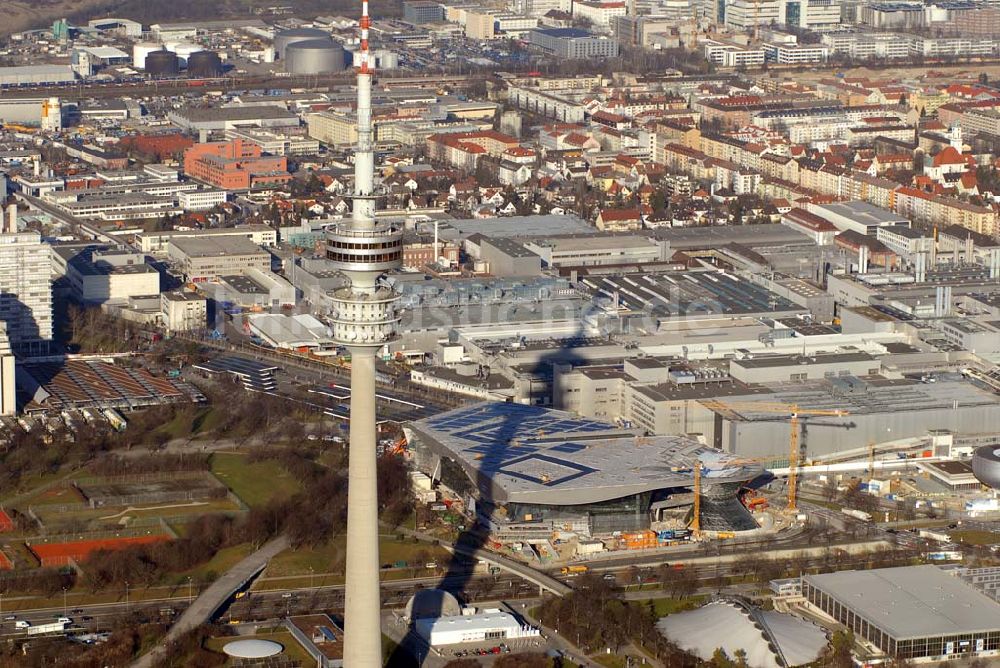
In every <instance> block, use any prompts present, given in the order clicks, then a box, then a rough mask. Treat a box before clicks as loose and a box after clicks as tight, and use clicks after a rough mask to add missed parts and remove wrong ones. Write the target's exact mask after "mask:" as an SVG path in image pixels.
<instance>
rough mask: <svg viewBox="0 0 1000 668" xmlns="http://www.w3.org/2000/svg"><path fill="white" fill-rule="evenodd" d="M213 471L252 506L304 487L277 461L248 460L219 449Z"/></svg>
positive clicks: (213, 459)
mask: <svg viewBox="0 0 1000 668" xmlns="http://www.w3.org/2000/svg"><path fill="white" fill-rule="evenodd" d="M212 473H214V474H215V475H216V477H218V478H219V480H221V481H222V482H223V483H224V484H226V485H227V486H228V487H229V489H231V490H233V492H234V493H235V494H236V496H238V497H240V498H241V499H243V502H244V503H246V504H247V505H248V506H261V505H264V504H265V503H267V502H268V501H270V500H271V499H274V498H280V497H289V496H291V495H292V494H295V493H296V492H298V491H299V490H300V489H301V488H302V486H301V485H300V484H299V482H298V481H297V480H295V479H294V478H293V477H292V475H291V474H290V473H289V472H288V471H286V470H285V469H284V468H283V467H282V466H281V464H279V463H278V462H276V461H274V460H270V459H268V460H264V461H259V462H252V463H251V462H248V461H247V457H246V455H243V454H240V453H230V452H216V453H214V454H213V455H212Z"/></svg>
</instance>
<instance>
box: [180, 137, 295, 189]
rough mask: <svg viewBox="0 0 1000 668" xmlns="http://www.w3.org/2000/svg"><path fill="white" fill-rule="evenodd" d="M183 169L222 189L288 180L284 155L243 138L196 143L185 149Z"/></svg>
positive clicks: (276, 183)
mask: <svg viewBox="0 0 1000 668" xmlns="http://www.w3.org/2000/svg"><path fill="white" fill-rule="evenodd" d="M184 173H185V174H186V175H187V176H188V177H190V178H193V179H198V180H199V181H204V182H205V183H208V184H209V185H211V186H214V187H216V188H220V189H222V190H249V189H250V188H255V187H260V186H273V185H281V184H284V183H287V182H288V181H290V180H291V179H292V175H291V174H289V173H288V159H287V158H286V157H285V156H268V155H264V152H263V151H262V150H261V148H260V146H258V145H257V144H252V143H250V142H246V141H244V140H242V139H233V140H232V141H228V142H210V143H204V144H195V145H194V146H192V147H191V148H189V149H187V150H186V151H184Z"/></svg>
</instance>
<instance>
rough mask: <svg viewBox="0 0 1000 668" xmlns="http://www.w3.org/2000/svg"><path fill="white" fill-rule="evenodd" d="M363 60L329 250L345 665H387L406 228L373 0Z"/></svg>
mask: <svg viewBox="0 0 1000 668" xmlns="http://www.w3.org/2000/svg"><path fill="white" fill-rule="evenodd" d="M359 26H360V28H361V48H360V49H359V50H358V52H357V56H356V57H357V59H358V68H357V71H358V145H357V148H356V149H355V152H354V197H353V207H352V208H353V212H352V215H351V219H350V221H349V222H344V223H341V224H338V225H335V226H333V227H331V228H330V229H329V231H328V232H327V234H326V256H327V258H328V259H329V260H330V261H332V262H333V264H334V265H335V266H336V268H337V269H339V270H340V271H341V272H342V273H343V274H344V275H345V276H346V277H347V278H348V280H349V281H350V285H349V286H348V287H344V288H341V289H339V290H336V291H335V292H334V293H333V303H334V306H333V311H332V314H331V321H332V323H333V338H334V339H335V340H336V341H337V342H338V343H340V344H341V345H343V346H345V347H346V348H347V349H348V350H349V351H350V354H351V444H350V453H349V456H348V471H347V480H348V482H347V495H348V496H347V572H346V586H345V594H344V665H345V666H350V667H351V668H382V632H381V624H380V611H381V607H382V606H381V602H380V598H379V563H380V562H379V558H378V486H377V482H376V456H375V441H376V433H375V356H376V354H377V353H378V351H379V350H380V349H381V348H382V347H383V346H385V345H386V344H387V343H388V342H389V341H391V340H392V339H393V338H394V336H395V330H396V322H397V318H396V309H395V306H396V301H397V300H398V299H399V295H398V293H397V292H396V291H395V290H393V289H392V288H391V287H389V286H386V285H382V284H380V283H379V278H380V277H381V276H382V275H383V274H385V273H386V272H387V271H390V270H392V269H397V268H399V267H400V266H402V258H403V234H402V229H400V228H397V227H393V226H391V225H387V224H378V223H376V221H375V208H376V196H375V155H374V152H373V150H372V75H373V74H374V69H375V68H374V63H373V61H372V58H371V54H370V53H369V50H368V28H369V27H370V26H371V19H370V18H369V16H368V0H362V3H361V22H360V24H359Z"/></svg>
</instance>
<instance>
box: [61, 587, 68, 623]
mask: <svg viewBox="0 0 1000 668" xmlns="http://www.w3.org/2000/svg"><path fill="white" fill-rule="evenodd" d="M62 590H63V617H66V616H67V615H66V613H67V610H68V606H67V605H66V587H63V588H62Z"/></svg>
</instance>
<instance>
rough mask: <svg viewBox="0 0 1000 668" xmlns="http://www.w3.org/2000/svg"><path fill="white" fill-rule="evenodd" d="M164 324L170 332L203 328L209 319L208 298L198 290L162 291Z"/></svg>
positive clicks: (161, 308) (161, 304)
mask: <svg viewBox="0 0 1000 668" xmlns="http://www.w3.org/2000/svg"><path fill="white" fill-rule="evenodd" d="M160 311H161V313H162V314H163V326H164V327H166V329H167V331H168V332H187V331H191V330H195V329H202V328H203V327H205V326H206V324H207V320H208V300H207V299H205V298H204V297H203V296H202V295H200V294H198V293H197V292H187V291H180V290H178V291H176V292H163V293H160Z"/></svg>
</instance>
